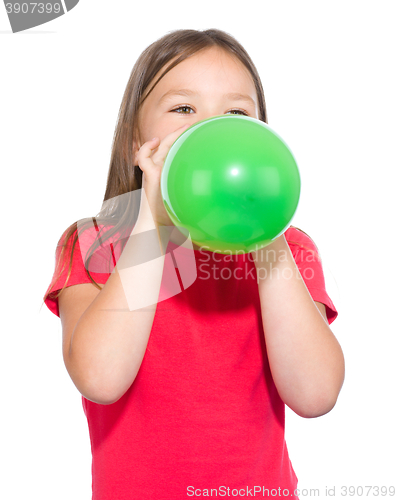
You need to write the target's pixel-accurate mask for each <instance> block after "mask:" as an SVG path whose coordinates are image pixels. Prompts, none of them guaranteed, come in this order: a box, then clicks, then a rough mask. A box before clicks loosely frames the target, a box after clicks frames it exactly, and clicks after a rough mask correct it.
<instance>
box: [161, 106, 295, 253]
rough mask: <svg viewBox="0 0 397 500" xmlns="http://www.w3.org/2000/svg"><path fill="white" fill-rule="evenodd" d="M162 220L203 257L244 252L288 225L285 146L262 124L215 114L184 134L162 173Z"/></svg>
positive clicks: (290, 204) (289, 177) (290, 189)
mask: <svg viewBox="0 0 397 500" xmlns="http://www.w3.org/2000/svg"><path fill="white" fill-rule="evenodd" d="M161 193H162V197H163V202H164V206H165V209H166V210H167V213H168V215H169V217H170V219H171V220H172V222H173V223H174V224H175V226H178V227H179V229H180V230H181V232H182V233H184V234H185V236H188V234H189V233H190V238H191V239H192V241H193V242H194V243H196V244H197V245H199V246H202V247H204V250H209V251H212V252H217V253H222V254H236V253H248V252H251V251H254V250H259V249H260V248H263V247H265V246H266V245H268V244H270V243H271V242H272V241H274V240H275V239H276V238H277V237H278V236H280V235H281V234H282V233H283V232H284V231H285V230H286V229H287V228H288V226H289V225H290V222H291V219H292V217H293V216H294V214H295V212H296V209H297V206H298V202H299V195H300V175H299V170H298V166H297V164H296V161H295V159H294V157H293V155H292V153H291V151H290V150H289V148H288V146H287V145H286V143H285V142H284V141H283V140H282V139H281V137H280V136H278V135H277V134H276V133H275V132H274V131H273V130H272V129H271V128H270V127H269V126H268V125H267V124H266V123H264V122H262V121H260V120H256V119H255V118H251V117H248V116H241V115H221V116H215V117H212V118H208V119H206V120H202V121H200V122H197V123H195V124H194V125H192V126H191V127H189V128H188V129H187V130H185V131H184V132H183V133H182V134H181V135H180V136H179V137H178V139H177V140H176V141H175V142H174V144H173V145H172V146H171V148H170V150H169V152H168V154H167V157H166V159H165V162H164V165H163V170H162V174H161Z"/></svg>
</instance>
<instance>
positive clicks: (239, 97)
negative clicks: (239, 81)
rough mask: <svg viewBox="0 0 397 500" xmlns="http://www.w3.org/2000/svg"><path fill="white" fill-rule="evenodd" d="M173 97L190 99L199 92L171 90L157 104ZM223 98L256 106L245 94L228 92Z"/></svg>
mask: <svg viewBox="0 0 397 500" xmlns="http://www.w3.org/2000/svg"><path fill="white" fill-rule="evenodd" d="M175 95H180V96H183V97H192V96H199V95H200V93H199V92H195V91H194V90H189V89H171V90H169V91H168V92H166V93H165V94H164V95H163V96H162V97H161V98H160V100H159V104H160V103H162V102H163V101H166V100H168V99H169V98H171V97H173V96H175ZM223 97H226V98H227V99H231V100H232V101H246V102H249V103H250V104H253V105H254V106H256V103H255V101H254V100H253V99H252V97H250V96H249V95H247V94H239V93H238V92H230V93H229V94H224V95H223Z"/></svg>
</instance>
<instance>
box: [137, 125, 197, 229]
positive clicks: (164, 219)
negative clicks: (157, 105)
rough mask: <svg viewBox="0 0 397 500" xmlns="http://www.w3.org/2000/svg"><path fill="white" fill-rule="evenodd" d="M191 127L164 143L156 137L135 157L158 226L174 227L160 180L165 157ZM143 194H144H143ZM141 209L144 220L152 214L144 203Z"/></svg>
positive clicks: (177, 131) (176, 132)
mask: <svg viewBox="0 0 397 500" xmlns="http://www.w3.org/2000/svg"><path fill="white" fill-rule="evenodd" d="M188 127H189V125H187V124H186V125H183V126H182V127H179V128H178V129H177V130H175V131H174V132H172V133H171V134H169V135H167V136H166V137H164V139H163V140H162V141H160V139H159V138H158V137H155V138H154V139H152V140H151V141H148V142H145V143H144V144H143V145H142V146H141V148H140V149H139V151H138V153H137V154H136V156H135V159H136V162H137V163H138V165H139V168H140V169H141V170H142V172H143V174H142V188H143V190H144V192H145V195H146V198H147V200H148V203H149V207H150V211H151V216H152V218H153V220H154V222H155V224H156V225H160V226H161V225H162V226H173V225H174V224H173V222H172V221H171V219H170V218H169V216H168V214H167V212H166V210H165V208H164V203H163V199H162V196H161V188H160V179H161V172H162V169H163V165H164V160H165V157H166V156H167V153H168V151H169V150H170V148H171V146H172V145H173V143H174V142H175V141H176V139H177V138H178V137H179V136H180V135H181V133H182V132H184V131H185V130H186V129H187V128H188ZM142 194H143V193H142ZM142 200H143V196H142V197H141V204H140V209H139V216H138V217H139V218H141V217H142V218H144V217H146V216H148V215H150V214H148V213H146V210H147V209H145V207H147V205H146V203H142Z"/></svg>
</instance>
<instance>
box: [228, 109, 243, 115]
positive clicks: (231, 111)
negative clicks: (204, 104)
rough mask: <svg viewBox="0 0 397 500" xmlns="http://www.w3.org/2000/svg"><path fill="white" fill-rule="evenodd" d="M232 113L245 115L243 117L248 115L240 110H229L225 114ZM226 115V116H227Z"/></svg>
mask: <svg viewBox="0 0 397 500" xmlns="http://www.w3.org/2000/svg"><path fill="white" fill-rule="evenodd" d="M234 111H237V113H240V114H242V115H245V116H248V113H247V112H246V111H243V110H242V109H231V110H230V111H228V112H227V113H233V112H234ZM227 113H226V114H227Z"/></svg>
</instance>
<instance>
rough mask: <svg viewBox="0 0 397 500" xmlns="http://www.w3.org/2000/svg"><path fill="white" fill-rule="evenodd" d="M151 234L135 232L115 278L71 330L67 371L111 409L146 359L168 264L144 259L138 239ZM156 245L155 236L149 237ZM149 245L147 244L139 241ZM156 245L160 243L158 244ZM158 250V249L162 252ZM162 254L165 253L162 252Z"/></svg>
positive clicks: (138, 228)
mask: <svg viewBox="0 0 397 500" xmlns="http://www.w3.org/2000/svg"><path fill="white" fill-rule="evenodd" d="M150 229H153V227H151V226H150V225H148V224H140V225H138V224H137V226H136V227H135V228H134V230H133V231H132V233H131V236H130V238H129V241H128V242H127V244H126V245H125V248H124V250H123V252H122V255H121V256H120V259H119V261H118V262H117V266H116V268H115V273H113V274H111V275H110V277H109V279H108V281H107V282H106V284H105V285H104V287H103V289H102V290H101V291H100V293H99V294H98V295H97V297H96V298H95V300H94V301H93V302H92V303H91V305H90V306H89V307H88V308H87V310H86V311H85V312H84V314H83V315H82V316H81V318H80V320H79V321H78V323H77V324H76V327H75V329H74V331H73V335H72V339H71V342H70V348H69V366H70V371H71V375H72V378H73V380H74V382H75V384H76V386H77V388H78V389H79V390H80V392H82V394H83V395H86V394H87V396H88V399H91V400H95V402H100V403H102V404H109V403H112V402H114V401H116V400H117V399H119V398H120V397H121V396H122V395H123V394H124V393H125V392H126V391H127V390H128V388H129V387H130V386H131V384H132V383H133V381H134V379H135V377H136V375H137V373H138V370H139V368H140V366H141V363H142V359H143V357H144V354H145V351H146V346H147V343H148V340H149V336H150V332H151V329H152V325H153V320H154V315H155V311H156V307H157V300H158V295H159V290H160V284H161V279H162V274H163V267H164V259H163V258H159V259H155V260H150V261H149V262H145V263H144V265H133V264H134V262H135V263H136V262H137V261H139V260H141V261H142V260H143V257H144V255H143V257H142V254H144V253H145V252H147V251H148V248H145V244H144V245H137V242H139V239H138V240H137V239H134V236H135V235H137V234H139V233H145V232H147V231H150ZM151 239H152V240H153V241H152V245H155V244H156V239H157V237H156V235H155V233H153V232H152V234H151ZM141 241H143V242H144V243H145V242H146V246H147V244H148V243H150V242H148V241H147V239H146V240H145V239H144V240H141ZM157 245H158V248H160V247H159V242H158V239H157ZM159 251H160V250H159ZM161 253H164V250H163V249H162V251H161Z"/></svg>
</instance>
